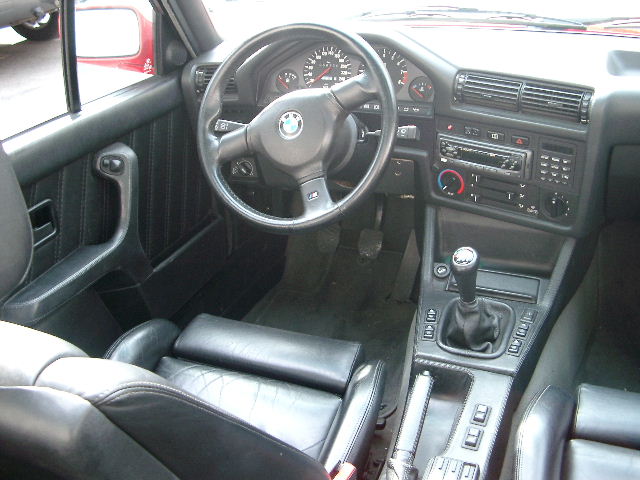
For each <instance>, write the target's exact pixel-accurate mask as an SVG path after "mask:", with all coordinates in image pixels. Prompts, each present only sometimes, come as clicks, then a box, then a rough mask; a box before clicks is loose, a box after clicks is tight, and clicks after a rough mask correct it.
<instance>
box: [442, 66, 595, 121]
mask: <svg viewBox="0 0 640 480" xmlns="http://www.w3.org/2000/svg"><path fill="white" fill-rule="evenodd" d="M592 96H593V92H591V91H589V90H583V89H580V88H574V87H569V86H559V85H552V84H547V83H542V82H532V81H528V80H520V79H513V78H502V77H494V76H490V75H483V74H476V73H468V72H463V73H459V74H458V75H457V76H456V82H455V97H454V101H457V102H461V103H469V104H474V105H483V106H487V107H492V108H498V109H501V110H510V111H514V112H515V111H520V112H530V113H537V114H539V115H547V116H553V117H560V118H565V119H570V120H573V121H575V122H580V123H589V107H590V104H591V97H592Z"/></svg>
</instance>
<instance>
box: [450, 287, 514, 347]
mask: <svg viewBox="0 0 640 480" xmlns="http://www.w3.org/2000/svg"><path fill="white" fill-rule="evenodd" d="M510 317H511V313H510V309H509V307H507V305H505V304H504V303H501V302H496V301H494V300H490V299H488V298H482V297H478V298H476V301H475V302H473V303H471V304H466V303H464V302H461V301H459V300H455V302H453V304H451V305H449V308H448V309H447V315H446V318H445V322H446V325H445V326H444V327H445V331H444V334H445V335H444V339H443V340H444V343H445V344H446V345H448V346H450V347H455V348H462V349H467V350H473V351H474V352H481V353H488V354H490V353H494V352H495V351H496V350H497V349H498V348H499V346H500V343H501V338H502V335H503V334H504V331H505V329H506V327H507V326H508V324H509V322H510V321H511V318H510Z"/></svg>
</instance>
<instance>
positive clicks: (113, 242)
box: [3, 176, 131, 326]
mask: <svg viewBox="0 0 640 480" xmlns="http://www.w3.org/2000/svg"><path fill="white" fill-rule="evenodd" d="M126 188H127V189H128V190H129V191H131V176H129V177H128V180H127V184H126ZM128 232H129V224H127V225H126V226H125V228H123V229H122V231H121V232H120V233H119V234H118V237H117V238H115V237H114V238H113V239H112V240H109V242H108V243H110V244H111V246H110V247H109V248H108V249H106V250H105V251H104V252H102V254H101V255H100V256H98V257H96V258H94V259H93V261H91V262H90V263H88V264H86V265H85V266H84V267H83V268H81V269H80V270H77V271H75V272H74V273H73V274H71V275H69V276H68V277H66V278H65V279H63V280H61V281H60V282H58V283H56V284H55V285H54V286H52V287H51V288H50V289H48V290H47V291H46V292H44V293H42V294H40V295H38V296H37V297H35V298H32V299H30V300H27V301H25V302H19V303H13V302H7V303H5V304H4V306H3V308H4V309H6V310H14V309H20V308H23V307H25V306H27V305H31V304H34V303H38V302H39V301H41V300H42V299H43V298H46V297H48V296H49V295H51V294H52V293H55V292H57V291H58V290H60V289H61V288H63V287H66V286H67V285H68V284H69V282H71V281H73V280H75V279H76V278H78V277H80V276H82V275H83V274H84V273H85V272H86V271H87V270H90V269H91V268H93V266H94V265H96V264H97V263H100V262H101V261H102V260H103V259H104V258H106V257H108V256H109V255H111V253H112V252H113V251H114V250H115V249H117V248H118V247H119V246H120V244H121V242H122V239H123V238H125V237H126V236H127V233H128ZM18 293H20V292H18ZM16 295H17V294H16ZM49 313H50V312H49V311H45V312H42V313H41V314H40V315H39V316H37V317H35V318H33V319H32V321H30V322H23V323H22V324H23V325H25V326H28V325H33V324H34V323H37V322H38V321H39V320H40V319H41V318H42V317H44V316H46V315H48V314H49Z"/></svg>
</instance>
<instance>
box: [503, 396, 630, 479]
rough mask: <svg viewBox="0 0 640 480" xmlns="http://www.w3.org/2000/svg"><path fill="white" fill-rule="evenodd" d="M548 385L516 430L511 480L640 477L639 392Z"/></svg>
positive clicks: (534, 401) (532, 403) (531, 405)
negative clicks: (573, 390)
mask: <svg viewBox="0 0 640 480" xmlns="http://www.w3.org/2000/svg"><path fill="white" fill-rule="evenodd" d="M577 398H578V401H577V405H576V401H575V400H574V398H573V396H571V395H569V394H568V393H566V392H564V391H562V390H561V389H559V388H557V387H554V386H551V385H550V386H548V387H546V388H545V389H544V390H543V391H542V392H540V393H539V394H538V395H537V396H536V397H535V398H534V399H533V401H532V402H531V403H530V405H529V407H528V408H527V410H526V412H525V414H524V416H523V419H522V422H521V423H520V426H519V428H518V433H517V440H516V451H515V470H514V479H515V480H560V479H564V480H591V479H593V480H601V479H603V478H615V479H632V478H640V452H639V451H638V450H637V449H638V448H640V413H639V412H640V394H637V393H631V392H625V391H621V390H614V389H611V388H604V387H597V386H594V385H588V384H583V385H580V386H579V387H578V392H577Z"/></svg>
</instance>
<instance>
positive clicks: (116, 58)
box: [75, 0, 155, 74]
mask: <svg viewBox="0 0 640 480" xmlns="http://www.w3.org/2000/svg"><path fill="white" fill-rule="evenodd" d="M75 16H76V18H75V23H76V37H78V41H77V45H78V51H77V56H78V61H79V62H81V63H91V64H94V65H101V66H103V67H111V68H118V69H121V70H130V71H134V72H141V73H147V74H154V73H155V65H154V52H153V50H154V42H153V9H152V8H151V5H150V4H149V2H147V1H146V0H123V1H120V2H110V1H106V0H84V1H81V2H76V14H75ZM116 30H117V31H118V35H117V36H114V35H113V32H114V31H116Z"/></svg>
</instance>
